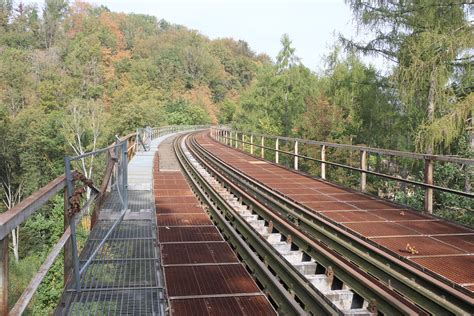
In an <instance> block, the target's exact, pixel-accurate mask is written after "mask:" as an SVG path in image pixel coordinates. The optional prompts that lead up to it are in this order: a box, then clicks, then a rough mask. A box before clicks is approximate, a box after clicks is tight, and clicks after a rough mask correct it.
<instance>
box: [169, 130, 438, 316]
mask: <svg viewBox="0 0 474 316" xmlns="http://www.w3.org/2000/svg"><path fill="white" fill-rule="evenodd" d="M174 148H175V152H176V154H177V157H178V160H179V162H180V164H181V166H182V168H183V170H184V172H185V175H186V176H187V178H188V180H189V182H190V183H191V185H192V187H193V188H194V191H195V193H196V194H197V195H198V196H199V198H200V199H201V201H202V202H203V203H205V204H207V205H208V212H209V213H210V215H211V217H212V220H213V221H214V222H215V223H216V225H217V226H218V227H219V228H220V230H221V231H222V234H223V235H224V236H226V238H227V239H228V241H229V243H230V244H231V245H232V246H233V247H234V248H235V250H236V252H237V253H238V254H239V256H240V258H241V259H242V260H243V262H244V263H245V265H246V266H247V267H248V269H249V270H250V271H251V272H252V274H253V276H254V277H255V278H256V280H257V282H258V283H259V284H260V285H261V286H262V287H264V288H265V289H266V291H267V295H268V296H269V298H270V300H271V301H273V302H274V305H275V307H276V309H277V310H278V312H279V313H282V314H302V313H309V314H314V315H321V314H333V315H337V314H340V315H341V314H346V315H373V314H376V313H379V314H384V315H401V314H405V315H415V314H428V313H427V311H429V310H428V309H422V308H420V307H419V306H418V305H417V304H415V303H413V301H412V300H409V299H407V298H406V296H404V295H401V294H400V293H398V292H397V291H394V290H393V289H392V287H390V286H389V285H387V284H386V283H384V282H382V281H381V280H379V279H378V278H377V277H375V276H374V275H372V274H369V273H367V272H366V271H365V270H364V269H362V268H361V267H362V266H363V265H360V264H357V263H355V262H353V261H351V260H348V259H347V258H346V257H345V256H344V253H341V252H339V251H338V249H335V248H334V247H331V245H330V244H328V243H326V242H325V241H324V239H322V238H318V236H315V235H313V234H311V233H308V231H307V230H305V229H304V226H302V225H301V219H299V218H298V217H297V214H295V213H296V212H295V211H294V210H288V209H287V208H288V207H287V206H285V203H286V201H284V200H282V198H281V197H277V196H272V199H270V197H269V196H267V195H268V194H269V192H266V195H265V196H262V194H263V192H260V193H259V194H256V191H255V184H253V183H252V181H251V179H248V178H246V177H244V175H242V174H238V173H237V170H235V168H232V167H231V166H227V165H225V163H223V162H222V161H219V159H217V158H216V157H213V155H212V154H211V153H209V152H208V151H207V150H205V149H204V148H203V147H202V146H200V144H199V143H198V142H197V141H196V139H195V134H191V135H190V136H189V137H188V136H181V137H180V138H178V139H177V140H176V141H175V143H174ZM289 211H291V212H289Z"/></svg>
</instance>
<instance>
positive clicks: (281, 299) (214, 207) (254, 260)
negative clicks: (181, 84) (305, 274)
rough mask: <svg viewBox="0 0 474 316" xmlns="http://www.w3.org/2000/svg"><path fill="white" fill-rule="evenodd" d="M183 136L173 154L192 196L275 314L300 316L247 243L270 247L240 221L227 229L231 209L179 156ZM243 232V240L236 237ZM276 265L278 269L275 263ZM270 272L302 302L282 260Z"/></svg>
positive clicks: (293, 275)
mask: <svg viewBox="0 0 474 316" xmlns="http://www.w3.org/2000/svg"><path fill="white" fill-rule="evenodd" d="M183 137H184V135H182V136H180V137H178V138H177V139H176V140H175V143H174V146H175V152H176V155H177V157H178V161H179V163H180V164H181V166H182V169H183V171H184V174H185V176H186V178H187V179H188V180H189V182H190V184H191V186H192V187H193V188H194V191H195V193H197V195H198V196H199V197H200V199H201V201H202V202H204V203H205V204H206V205H207V206H208V208H209V211H210V214H211V216H212V218H213V220H214V221H215V222H217V225H218V227H219V228H220V229H221V230H222V231H223V234H224V235H225V236H226V237H227V238H228V241H229V242H230V243H231V244H232V246H233V247H235V249H236V251H237V253H238V254H239V255H240V256H241V257H242V258H243V259H244V262H245V264H246V265H247V266H248V267H249V268H250V270H251V271H252V274H253V275H254V276H256V278H257V279H258V280H259V282H260V283H261V284H263V285H264V287H265V288H266V290H267V293H268V294H269V295H270V296H271V297H272V299H273V300H274V301H275V302H276V303H277V305H278V311H279V313H281V314H285V315H304V314H306V312H305V311H304V309H303V308H302V307H301V306H300V305H299V304H298V303H297V302H296V301H295V299H294V298H293V297H292V295H291V294H290V293H289V292H288V291H287V290H286V289H285V288H284V286H283V285H282V284H281V283H280V280H279V279H278V278H277V277H276V276H275V275H273V274H272V273H271V272H270V271H269V269H268V268H267V267H266V265H265V263H264V262H262V260H261V259H259V256H258V255H257V254H256V253H255V252H254V251H253V250H252V249H251V248H250V247H249V245H248V243H250V242H251V243H252V245H253V247H254V249H255V248H257V249H259V250H260V251H261V252H265V253H267V254H268V255H271V254H272V253H273V250H272V249H270V248H271V246H270V245H267V244H265V243H262V242H261V240H260V237H259V236H257V233H256V232H255V231H250V230H249V227H248V224H247V223H244V222H243V220H242V219H241V220H240V221H238V222H234V224H236V223H237V224H238V225H236V226H237V227H235V226H233V225H231V224H230V223H229V220H228V219H227V218H228V217H229V216H230V217H232V218H235V213H233V211H232V208H231V207H230V206H229V205H228V204H227V203H226V202H225V201H224V200H223V199H222V197H221V196H220V195H219V194H218V193H216V192H215V191H214V190H213V189H212V187H211V186H210V185H209V184H208V183H207V181H206V180H205V179H204V178H203V177H202V176H201V175H200V173H199V172H198V171H197V170H195V168H194V167H193V165H192V164H191V163H190V162H189V161H188V159H187V157H186V155H185V154H184V153H183V151H182V149H181V148H180V146H179V143H180V142H181V140H182V138H183ZM244 230H246V231H247V234H246V236H245V238H246V240H245V239H244V238H243V237H242V236H241V234H239V232H242V231H244ZM277 262H278V266H277V265H276V263H277ZM272 268H273V269H274V271H280V275H281V274H283V279H284V280H285V281H286V283H287V284H290V285H291V286H292V287H293V290H294V291H295V293H296V294H298V295H299V297H300V298H304V296H305V293H308V292H306V290H307V289H305V288H304V287H302V288H298V286H297V285H298V284H300V282H298V280H297V279H296V277H298V275H297V274H296V273H294V272H293V271H292V270H291V269H288V268H289V267H288V266H287V264H285V263H284V259H283V258H279V260H278V259H276V260H275V261H274V264H273V266H272ZM306 295H307V294H306ZM305 301H307V302H308V307H310V306H311V307H312V311H313V312H314V311H315V312H316V314H317V315H323V314H324V315H326V314H330V315H337V312H336V311H335V309H334V308H331V307H330V306H329V304H325V306H326V308H322V307H319V305H316V304H315V303H316V302H314V301H313V302H311V298H310V297H308V298H307V299H306V300H305Z"/></svg>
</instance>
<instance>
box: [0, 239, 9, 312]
mask: <svg viewBox="0 0 474 316" xmlns="http://www.w3.org/2000/svg"><path fill="white" fill-rule="evenodd" d="M0 314H1V315H2V316H3V315H5V316H6V315H8V235H6V236H5V237H4V238H3V239H2V240H0Z"/></svg>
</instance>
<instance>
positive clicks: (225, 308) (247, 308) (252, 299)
mask: <svg viewBox="0 0 474 316" xmlns="http://www.w3.org/2000/svg"><path fill="white" fill-rule="evenodd" d="M171 312H172V313H173V314H175V315H190V316H191V315H215V316H218V315H274V314H275V312H274V311H273V310H272V309H271V308H269V306H268V303H267V299H266V298H265V296H262V295H259V296H241V297H216V298H212V299H208V298H200V299H183V300H174V301H173V302H172V303H171Z"/></svg>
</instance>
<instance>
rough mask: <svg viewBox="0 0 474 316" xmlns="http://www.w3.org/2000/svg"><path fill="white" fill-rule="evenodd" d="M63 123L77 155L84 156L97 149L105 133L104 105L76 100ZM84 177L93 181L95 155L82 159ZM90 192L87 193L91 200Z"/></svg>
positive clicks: (66, 136)
mask: <svg viewBox="0 0 474 316" xmlns="http://www.w3.org/2000/svg"><path fill="white" fill-rule="evenodd" d="M66 113H67V114H66V116H65V118H64V121H63V133H64V137H65V138H66V140H67V142H68V144H69V146H70V147H71V149H72V150H73V151H74V154H75V155H78V156H79V155H82V154H84V153H86V152H88V151H95V150H96V149H97V145H98V141H99V137H100V136H101V133H102V132H103V127H102V126H103V123H104V115H103V105H102V103H101V102H98V101H92V100H90V101H85V100H81V99H74V100H72V102H71V103H70V104H69V106H68V107H67V112H66ZM80 162H81V169H82V173H83V175H84V176H85V177H86V178H88V179H91V178H92V175H93V166H94V155H91V156H90V157H88V158H82V159H80ZM89 195H90V191H89V190H88V191H87V197H88V198H89Z"/></svg>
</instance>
